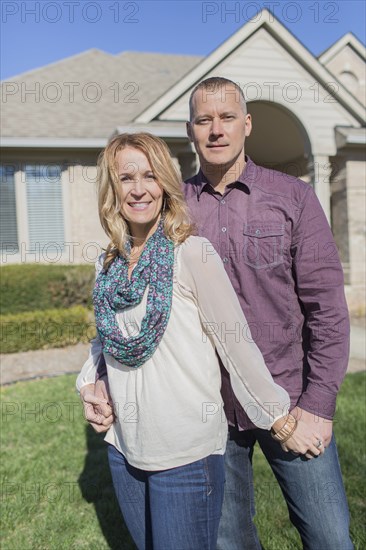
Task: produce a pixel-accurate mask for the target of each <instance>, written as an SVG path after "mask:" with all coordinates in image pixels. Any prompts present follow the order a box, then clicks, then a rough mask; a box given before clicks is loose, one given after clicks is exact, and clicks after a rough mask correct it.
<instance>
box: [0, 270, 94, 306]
mask: <svg viewBox="0 0 366 550" xmlns="http://www.w3.org/2000/svg"><path fill="white" fill-rule="evenodd" d="M94 277H95V270H94V266H93V265H71V266H65V265H37V264H21V265H9V266H3V267H1V268H0V278H1V290H0V310H1V313H2V314H4V315H5V314H10V313H20V312H25V311H35V310H46V309H57V308H67V307H72V306H75V305H83V306H87V307H91V293H92V289H93V284H94Z"/></svg>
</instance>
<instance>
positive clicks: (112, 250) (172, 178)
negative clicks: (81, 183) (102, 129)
mask: <svg viewBox="0 0 366 550" xmlns="http://www.w3.org/2000/svg"><path fill="white" fill-rule="evenodd" d="M126 147H131V148H134V149H138V150H139V151H141V152H142V153H144V155H145V156H146V157H147V159H148V161H149V164H150V166H151V169H152V171H153V173H154V175H155V177H156V179H157V182H158V183H159V185H160V186H161V187H162V189H163V191H164V200H163V204H164V232H165V235H166V236H167V237H168V238H169V239H170V240H172V241H173V242H174V244H180V243H182V242H184V241H185V240H186V239H187V237H189V235H191V234H192V233H193V225H192V223H191V222H190V219H189V216H188V210H187V206H186V203H185V200H184V196H183V191H182V180H181V177H180V174H179V173H178V170H177V169H176V167H175V165H174V163H173V160H172V158H171V156H170V152H169V149H168V146H167V145H166V143H165V142H164V141H163V140H162V139H160V138H158V137H156V136H153V135H152V134H148V133H147V132H146V133H145V132H140V133H136V134H120V135H119V136H116V137H115V138H113V139H112V141H110V142H109V143H108V145H107V147H106V148H105V149H104V151H102V153H101V154H100V156H99V160H98V210H99V218H100V222H101V224H102V227H103V229H104V231H105V232H106V234H107V235H108V237H109V238H110V241H111V242H110V244H109V245H108V247H107V251H106V257H105V260H104V267H105V268H106V267H108V265H109V264H110V263H111V262H112V260H114V258H115V257H116V256H117V255H118V254H122V255H124V256H126V255H127V251H126V244H127V241H128V240H129V238H130V233H129V228H128V224H127V222H126V221H125V220H124V218H123V216H122V214H121V200H120V193H119V188H120V185H121V182H120V181H119V178H118V173H117V158H116V157H117V153H118V152H119V151H121V150H122V149H125V148H126Z"/></svg>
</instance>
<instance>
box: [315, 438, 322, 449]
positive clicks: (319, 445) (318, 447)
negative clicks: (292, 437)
mask: <svg viewBox="0 0 366 550" xmlns="http://www.w3.org/2000/svg"><path fill="white" fill-rule="evenodd" d="M322 446H323V441H322V440H321V439H318V441H317V443H316V444H315V447H316V448H317V449H320V447H322Z"/></svg>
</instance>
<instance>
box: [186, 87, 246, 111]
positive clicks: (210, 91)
mask: <svg viewBox="0 0 366 550" xmlns="http://www.w3.org/2000/svg"><path fill="white" fill-rule="evenodd" d="M229 88H234V89H235V94H236V95H237V101H238V102H240V104H241V106H242V109H243V112H244V114H245V115H246V114H247V104H246V101H245V97H244V93H243V90H242V89H241V88H240V86H239V85H238V84H236V82H233V81H232V80H229V79H228V78H223V77H221V76H212V77H211V78H206V79H205V80H202V82H199V83H198V84H197V86H195V87H194V88H193V90H192V92H191V95H190V97H189V119H190V120H192V118H193V96H194V94H195V93H196V92H198V91H199V90H202V91H203V92H206V97H207V96H208V95H212V94H215V93H216V92H217V91H218V90H221V91H222V93H223V94H224V97H223V99H224V98H225V95H226V94H232V93H233V91H232V90H230V89H229Z"/></svg>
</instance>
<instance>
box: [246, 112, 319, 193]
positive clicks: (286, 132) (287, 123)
mask: <svg viewBox="0 0 366 550" xmlns="http://www.w3.org/2000/svg"><path fill="white" fill-rule="evenodd" d="M248 112H249V113H250V114H251V115H252V120H253V130H252V133H251V135H250V137H249V138H247V140H246V142H245V152H246V153H247V154H248V155H249V156H250V157H251V158H252V159H253V160H254V162H256V163H257V164H259V165H261V166H265V167H266V168H273V169H275V170H280V171H281V172H285V173H287V174H291V175H294V176H296V177H300V178H301V179H303V180H305V181H308V182H309V183H312V174H311V169H309V164H310V162H311V158H312V152H311V144H310V139H309V136H308V134H307V132H306V130H305V128H304V126H303V125H302V124H301V122H300V121H299V119H298V118H297V117H296V116H295V115H294V114H293V113H292V112H291V111H290V110H288V109H286V108H285V107H283V106H282V105H279V104H278V103H272V102H269V101H251V102H248Z"/></svg>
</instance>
